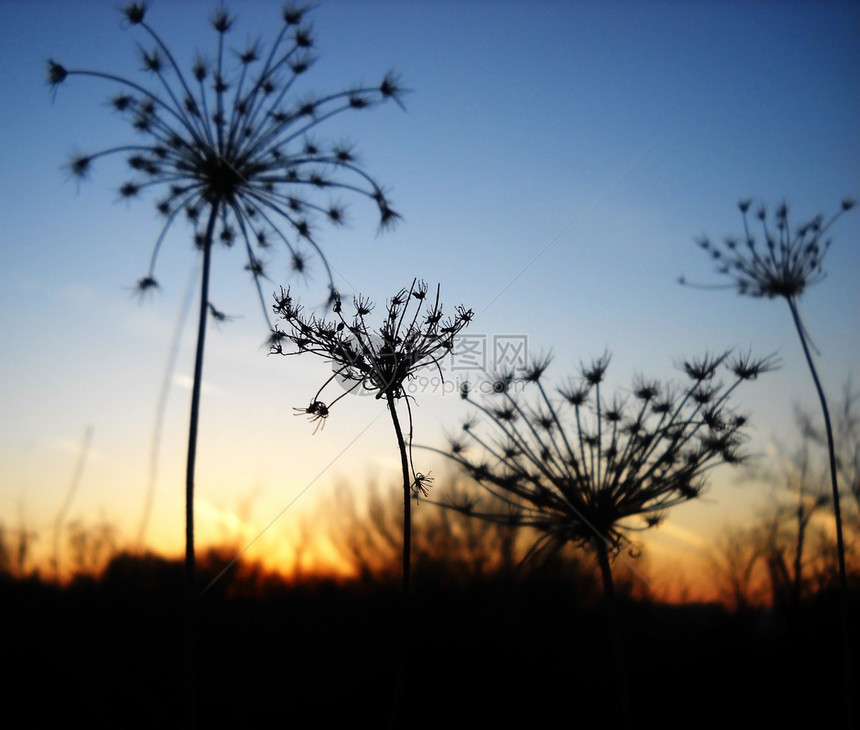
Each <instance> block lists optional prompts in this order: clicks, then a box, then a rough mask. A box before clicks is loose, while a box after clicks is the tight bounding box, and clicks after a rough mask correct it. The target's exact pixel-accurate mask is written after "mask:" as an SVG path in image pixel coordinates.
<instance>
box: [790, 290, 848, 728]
mask: <svg viewBox="0 0 860 730" xmlns="http://www.w3.org/2000/svg"><path fill="white" fill-rule="evenodd" d="M787 301H788V308H789V309H790V310H791V317H792V319H793V320H794V326H795V329H796V330H797V334H798V337H799V338H800V344H801V346H802V347H803V354H804V356H805V357H806V363H807V364H808V365H809V372H810V373H811V374H812V380H813V382H814V383H815V389H816V391H817V392H818V399H819V400H820V401H821V412H822V413H823V415H824V428H825V432H826V434H827V452H828V458H829V460H830V487H831V491H832V493H833V515H834V518H835V520H836V555H837V559H838V561H839V592H840V597H841V601H840V603H841V605H842V647H843V660H844V671H845V678H844V679H845V682H846V687H845V701H846V711H847V720H848V725H847V726H848V727H853V725H852V724H851V723H852V721H853V718H852V699H851V694H852V687H851V644H850V641H849V629H848V626H849V624H848V581H847V578H846V574H845V545H844V543H843V539H842V512H841V510H840V507H839V483H838V481H837V476H836V447H835V445H834V440H833V427H832V426H831V424H830V410H829V409H828V408H827V398H826V397H825V396H824V389H823V388H822V387H821V381H820V380H819V378H818V372H817V371H816V369H815V364H814V362H813V361H812V354H811V353H810V351H809V345H808V343H807V341H806V335H805V330H804V327H803V323H802V322H801V320H800V312H799V310H798V308H797V301H796V300H795V299H794V297H787Z"/></svg>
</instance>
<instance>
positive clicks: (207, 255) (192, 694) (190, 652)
mask: <svg viewBox="0 0 860 730" xmlns="http://www.w3.org/2000/svg"><path fill="white" fill-rule="evenodd" d="M218 207H219V203H217V202H216V203H214V204H213V205H212V209H211V211H210V214H209V222H208V224H207V226H206V236H205V239H204V241H203V267H202V272H201V275H200V319H199V321H198V324H197V350H196V353H195V356H194V383H193V385H192V387H191V415H190V416H189V420H188V462H187V464H186V470H185V692H186V695H185V701H186V706H185V711H186V718H185V719H186V723H187V725H186V726H187V727H189V728H191V727H194V725H195V716H196V701H197V670H196V658H197V657H196V655H197V596H196V592H195V590H194V586H195V571H196V562H195V556H194V467H195V464H196V461H197V431H198V424H199V421H200V390H201V386H202V383H203V352H204V347H205V343H206V315H207V312H208V311H209V306H208V304H209V272H210V269H211V264H212V239H213V233H214V231H215V222H216V221H217V220H218Z"/></svg>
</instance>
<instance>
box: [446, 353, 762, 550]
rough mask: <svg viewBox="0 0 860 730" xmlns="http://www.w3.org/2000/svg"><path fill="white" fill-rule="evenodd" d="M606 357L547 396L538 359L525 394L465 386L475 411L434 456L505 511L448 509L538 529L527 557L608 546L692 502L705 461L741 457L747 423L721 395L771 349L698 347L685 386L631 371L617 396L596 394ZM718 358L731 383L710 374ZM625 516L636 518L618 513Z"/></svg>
mask: <svg viewBox="0 0 860 730" xmlns="http://www.w3.org/2000/svg"><path fill="white" fill-rule="evenodd" d="M609 362H610V357H609V356H608V355H603V356H602V357H600V358H597V359H595V360H593V361H592V362H591V363H590V364H587V365H586V364H582V365H581V367H580V371H579V375H578V377H576V378H572V379H570V380H569V382H568V383H567V384H565V385H564V386H562V387H559V388H557V389H556V390H555V392H553V391H552V390H549V389H548V388H547V386H546V385H545V384H544V379H545V371H546V369H547V367H548V365H549V363H550V358H548V357H547V358H544V359H542V360H539V361H537V362H535V363H534V364H533V365H532V366H531V368H530V369H529V370H528V371H527V372H526V373H525V374H524V375H523V376H522V378H521V380H522V381H523V382H524V383H525V385H526V386H528V387H532V386H533V388H534V389H535V390H532V391H527V390H525V389H523V390H519V389H515V388H512V387H510V386H511V385H512V384H513V382H514V377H513V376H506V377H504V378H502V379H501V380H500V381H499V383H498V386H497V387H496V388H494V390H495V391H496V392H495V394H494V395H492V396H488V397H487V398H486V399H484V400H482V401H481V402H477V401H475V400H473V399H472V397H471V395H470V393H469V391H468V390H464V392H463V397H464V398H465V399H467V400H468V401H469V403H471V404H472V405H473V406H474V407H475V408H476V410H477V414H476V416H474V417H472V418H470V420H468V421H466V423H465V424H464V425H463V433H462V436H461V437H458V438H454V439H452V441H451V444H450V448H449V450H448V451H443V452H441V453H444V454H445V455H446V456H447V457H448V458H450V459H451V460H453V461H454V462H455V463H457V464H458V465H459V466H460V467H461V468H462V469H463V470H464V471H465V472H466V473H467V474H468V475H470V476H471V477H472V478H474V479H475V480H476V481H477V482H478V483H479V484H481V485H482V486H483V487H484V488H486V489H487V490H488V491H489V492H491V493H492V494H493V495H495V496H496V497H498V498H499V499H501V500H502V501H503V502H504V503H506V504H507V506H508V509H505V510H503V511H500V512H497V513H489V512H482V511H480V510H479V509H478V508H477V504H476V503H465V504H457V505H448V506H451V507H453V508H454V509H457V510H458V511H461V512H465V513H467V514H472V515H475V516H476V517H480V518H483V519H487V520H492V521H495V522H500V523H504V524H511V525H515V526H526V527H531V528H535V529H537V530H538V531H539V532H541V533H542V534H541V537H540V538H539V540H538V541H537V543H536V544H535V546H534V547H533V555H536V554H538V553H540V552H541V551H543V550H551V549H557V548H559V547H561V546H562V545H564V544H565V543H573V544H577V545H591V546H594V547H596V548H597V549H598V551H605V550H607V549H608V550H610V551H611V550H617V549H618V548H619V547H620V545H621V544H622V543H623V541H624V539H625V538H624V533H625V532H627V531H629V530H637V529H645V528H647V527H652V526H654V525H657V524H658V523H659V522H660V521H661V519H662V518H663V516H664V513H665V511H666V510H667V509H669V508H671V507H673V506H675V505H678V504H680V503H682V502H686V501H688V500H691V499H694V498H696V497H697V496H698V495H699V494H700V492H701V491H702V489H703V488H704V486H705V483H706V480H705V472H706V471H707V470H708V469H710V468H711V467H713V466H716V465H717V464H720V463H727V464H736V463H738V462H740V461H741V460H742V459H743V458H744V455H743V454H742V453H741V446H742V444H743V442H744V439H745V437H744V427H745V425H746V422H747V419H746V417H745V416H743V415H741V414H739V413H737V412H735V411H734V410H733V409H732V408H731V407H730V406H729V396H730V395H731V393H732V392H733V391H734V390H735V388H736V387H737V386H738V385H739V384H740V383H741V382H742V381H745V380H752V379H754V378H756V377H757V376H758V375H760V374H761V373H764V372H766V371H768V370H771V369H772V368H774V367H775V362H774V360H773V358H772V357H767V358H764V359H754V358H752V357H751V356H750V355H741V356H733V355H732V354H731V353H730V352H724V353H722V354H719V355H706V356H704V357H702V358H700V359H697V360H689V361H686V362H684V363H683V366H682V369H683V371H684V373H685V374H686V375H687V382H686V383H685V384H675V383H660V382H658V381H656V380H649V379H645V378H643V377H637V378H636V379H635V381H634V383H633V386H632V388H631V389H630V391H629V392H628V393H626V394H618V393H616V394H615V395H614V396H612V397H611V398H609V399H607V398H605V396H604V395H603V393H602V392H601V390H602V388H601V384H602V383H603V382H604V380H605V377H606V372H607V369H608V366H609ZM721 366H725V367H726V368H727V369H728V371H729V372H730V373H731V375H732V380H731V382H729V383H725V382H723V381H722V380H721V379H720V378H718V377H717V374H718V370H719V369H720V368H721ZM535 391H536V392H535ZM529 392H534V393H535V395H534V397H531V398H530V397H529V395H528V393H529ZM474 449H477V453H476V452H475V450H474ZM633 517H638V518H641V519H642V520H644V526H643V525H641V524H638V525H637V524H633V523H631V522H629V521H627V520H628V519H629V518H633Z"/></svg>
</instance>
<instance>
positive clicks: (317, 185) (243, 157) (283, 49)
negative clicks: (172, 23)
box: [48, 2, 404, 653]
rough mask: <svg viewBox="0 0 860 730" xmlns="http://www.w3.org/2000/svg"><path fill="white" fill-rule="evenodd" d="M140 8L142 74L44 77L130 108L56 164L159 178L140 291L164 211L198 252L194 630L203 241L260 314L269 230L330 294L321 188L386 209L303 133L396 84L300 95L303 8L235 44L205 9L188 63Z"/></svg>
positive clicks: (163, 235) (363, 179)
mask: <svg viewBox="0 0 860 730" xmlns="http://www.w3.org/2000/svg"><path fill="white" fill-rule="evenodd" d="M147 11H148V8H147V5H146V3H143V2H140V3H132V4H129V5H127V6H126V7H125V8H124V10H123V11H122V12H123V15H124V19H125V21H126V23H127V25H129V26H133V27H135V28H139V29H140V30H141V31H142V32H143V33H144V35H145V36H147V39H148V41H149V43H150V44H151V45H150V48H149V49H147V48H144V47H143V46H138V47H139V49H140V61H141V63H142V65H143V73H144V79H143V80H141V81H137V80H134V79H132V78H126V77H123V76H120V75H118V74H116V73H114V72H111V71H97V70H89V69H76V68H68V67H66V66H63V65H61V64H60V63H58V62H56V61H54V60H50V61H49V62H48V81H49V84H50V86H51V88H52V89H53V90H54V91H55V92H56V90H57V89H58V87H59V86H60V85H63V84H66V83H68V82H69V80H70V79H73V78H75V77H82V78H89V79H95V80H98V81H103V82H108V83H109V84H113V85H115V86H117V87H118V89H119V91H118V93H117V94H116V95H115V96H114V97H113V98H112V99H111V106H112V107H113V109H114V110H115V111H116V112H118V113H119V114H120V115H122V117H123V118H125V119H127V120H128V122H129V124H130V125H131V127H132V129H133V130H134V132H135V133H136V135H137V138H136V139H135V140H133V141H132V142H130V143H128V144H126V145H120V146H116V147H111V148H109V149H105V150H102V151H99V152H94V153H91V154H77V155H75V156H73V157H72V159H71V161H70V162H69V165H68V167H69V171H70V172H71V174H72V175H73V176H74V177H75V178H78V179H84V178H86V177H87V176H88V175H89V173H90V171H91V169H92V167H93V165H94V164H95V163H96V162H97V161H98V160H100V159H102V158H105V157H111V156H115V155H119V156H121V157H124V158H125V160H126V162H127V164H128V166H129V168H130V169H131V178H130V179H129V180H128V181H126V182H124V183H123V184H122V185H121V186H120V188H119V195H120V198H122V199H126V200H130V199H134V198H137V197H139V196H141V195H143V194H146V193H150V192H153V193H154V192H156V191H160V193H161V197H160V198H158V199H157V200H156V207H157V209H158V211H159V212H160V213H161V214H162V215H163V216H164V219H165V222H164V224H163V227H162V229H161V231H160V233H159V235H158V236H157V238H156V240H155V244H154V246H153V251H152V255H151V258H150V264H149V270H148V271H147V273H146V275H145V276H143V277H142V278H141V279H140V280H139V281H138V282H137V286H136V288H137V291H139V292H140V293H141V294H142V293H145V292H147V291H149V290H152V289H154V288H156V287H157V286H158V282H157V279H156V264H157V261H158V256H159V253H160V251H161V249H162V246H163V245H164V243H165V241H166V240H167V235H168V233H169V231H170V230H171V229H172V227H173V225H174V224H175V223H177V222H178V221H180V220H182V219H183V218H184V219H186V220H187V221H188V223H190V225H191V229H192V231H193V241H194V244H195V246H196V248H197V249H198V250H199V251H200V254H201V256H202V266H201V277H200V300H199V301H200V305H199V306H200V311H199V320H198V325H197V345H196V354H195V364H194V378H193V386H192V397H191V414H190V418H189V438H188V444H189V445H188V460H187V470H186V566H187V573H188V575H187V584H188V585H187V590H188V593H189V603H190V604H192V607H191V608H189V614H190V615H189V619H188V620H189V624H190V627H189V633H190V634H192V635H193V633H194V628H193V624H194V620H195V619H194V618H193V613H194V610H193V593H194V583H195V578H194V572H195V557H194V472H195V461H196V454H197V434H198V421H199V412H200V390H201V384H202V373H203V360H204V357H203V355H204V349H205V334H206V324H207V315H208V314H209V313H211V314H212V315H213V317H215V318H216V319H220V318H223V314H222V313H221V312H220V311H219V310H218V309H216V308H215V306H214V304H213V303H212V301H211V299H210V294H209V284H210V275H211V267H212V254H213V249H214V248H215V245H216V244H217V243H220V244H222V245H224V246H228V247H229V246H232V245H234V244H236V243H238V244H240V245H241V246H242V247H243V248H244V250H245V254H246V258H247V263H246V265H245V268H246V270H247V271H248V272H250V274H251V277H252V280H253V282H254V285H255V287H256V289H257V294H258V296H259V299H260V304H261V307H262V310H263V316H264V317H265V319H266V322H267V324H269V313H268V310H267V306H266V302H265V300H264V297H263V293H262V281H263V280H264V279H265V278H267V272H266V265H265V262H264V259H263V256H264V255H265V252H266V251H267V250H268V249H269V248H270V247H271V245H272V244H273V243H277V244H278V245H281V244H282V245H284V246H285V247H286V249H287V251H288V254H289V257H290V262H291V267H292V269H293V270H294V271H296V272H299V273H302V272H305V271H306V268H307V264H308V261H309V259H310V257H311V256H316V257H317V258H318V259H319V260H320V261H322V263H323V265H324V267H325V270H326V274H327V276H328V283H329V288H330V291H331V297H332V298H333V297H334V282H333V278H332V273H331V270H330V267H329V264H328V261H327V259H326V257H325V255H324V254H323V251H322V249H321V248H320V246H319V243H318V242H317V239H316V237H315V234H314V225H315V224H316V222H317V221H318V220H320V219H323V220H325V221H327V222H328V223H330V224H332V225H342V224H343V223H344V222H345V220H346V211H345V208H344V206H343V204H341V203H339V202H337V201H336V200H335V199H334V198H333V197H332V196H334V195H338V194H344V195H348V196H355V197H358V198H363V199H366V200H368V201H369V202H371V203H372V204H373V205H375V206H376V209H377V210H378V213H379V221H380V226H381V227H382V228H384V227H387V226H390V225H391V224H393V223H394V222H395V221H396V220H397V218H398V214H397V213H396V212H395V211H394V210H393V209H392V207H391V206H390V204H389V201H388V198H387V196H386V193H385V191H384V190H383V188H382V187H381V186H380V185H379V184H378V183H377V182H376V181H375V180H374V179H373V178H372V177H371V176H370V175H369V174H368V173H367V172H365V170H364V169H363V168H362V167H361V166H360V165H359V164H358V163H357V162H356V160H355V157H354V153H353V151H352V150H351V148H350V147H349V146H348V145H344V144H335V145H325V146H323V145H322V144H321V143H318V142H314V141H313V140H311V138H310V136H309V135H310V134H311V133H312V132H316V131H317V130H318V128H319V127H320V126H321V125H323V124H324V123H325V122H326V121H327V120H329V119H331V118H332V117H334V116H337V115H340V114H343V113H345V112H348V111H356V110H362V109H369V108H372V107H374V106H376V105H378V104H379V103H381V102H385V101H394V102H395V103H398V104H399V103H401V102H400V98H401V96H402V94H403V92H404V90H403V89H402V88H401V87H400V85H399V83H398V81H397V79H396V77H395V76H393V75H392V74H391V73H389V74H387V75H386V76H385V77H384V78H383V79H382V81H381V82H380V83H379V84H376V85H372V86H354V87H349V88H346V89H343V90H340V91H336V92H333V93H328V94H325V95H321V96H313V97H309V96H304V97H299V96H298V95H297V94H298V89H297V86H298V83H299V79H300V77H302V76H303V75H304V74H305V72H306V71H308V69H309V68H310V67H311V66H312V65H313V62H314V58H313V56H312V54H311V49H312V48H313V37H312V34H311V31H310V28H309V26H308V25H307V24H306V23H305V21H304V15H305V8H300V7H293V6H288V7H286V8H285V9H284V10H283V12H282V15H281V21H282V22H281V27H280V30H279V31H277V34H276V36H275V38H274V41H273V42H272V43H271V45H270V46H269V47H268V49H266V47H265V46H264V45H263V44H262V42H260V41H253V42H250V43H249V44H248V45H246V46H245V47H244V49H242V50H239V51H235V52H233V51H231V49H229V48H228V46H227V41H226V37H227V34H228V33H229V32H230V31H231V30H232V29H233V27H234V25H235V18H234V17H232V16H230V15H229V14H228V13H227V11H226V10H223V9H219V10H218V11H216V12H215V14H214V15H213V16H212V19H211V24H212V27H213V28H214V31H215V35H216V43H215V51H214V59H212V60H209V59H207V58H206V57H204V56H203V55H198V56H197V59H196V60H195V61H194V63H193V65H192V66H191V69H190V73H187V72H184V71H183V70H182V69H181V67H180V65H179V63H178V62H177V60H176V58H175V56H174V54H173V52H172V51H171V50H170V49H169V48H168V46H167V45H166V44H165V42H164V41H163V40H162V37H161V36H160V35H159V34H158V33H157V32H156V31H155V30H154V29H153V27H152V26H151V25H150V24H149V23H148V21H147ZM323 195H324V196H325V199H324V200H321V199H320V196H323ZM285 230H286V231H289V234H287V233H285V232H284V231H285ZM192 641H193V639H192ZM189 651H191V653H193V651H192V650H189Z"/></svg>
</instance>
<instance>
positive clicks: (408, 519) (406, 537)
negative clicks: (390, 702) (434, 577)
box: [386, 392, 412, 728]
mask: <svg viewBox="0 0 860 730" xmlns="http://www.w3.org/2000/svg"><path fill="white" fill-rule="evenodd" d="M386 399H387V400H388V410H389V411H390V413H391V422H392V423H393V424H394V433H395V434H396V435H397V448H398V449H399V450H400V467H401V471H402V473H403V593H402V596H401V612H400V616H399V620H400V647H399V652H400V656H399V657H398V662H397V682H396V685H395V693H396V694H395V697H394V706H393V707H392V711H391V717H390V727H392V728H394V727H399V726H400V717H401V715H402V712H403V710H402V707H401V701H402V698H403V687H404V679H405V677H406V661H407V658H408V643H409V637H408V635H407V632H408V630H409V602H410V596H411V593H412V586H411V574H412V571H411V563H412V561H411V551H412V502H411V500H410V498H409V497H410V492H411V487H412V479H411V478H410V472H409V459H408V456H407V450H406V441H405V439H404V438H403V429H402V428H401V426H400V419H399V418H398V417H397V409H396V408H395V399H394V396H393V395H392V394H391V392H388V393H386Z"/></svg>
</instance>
